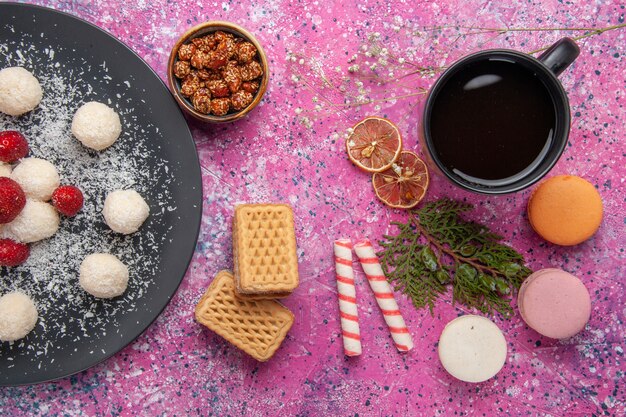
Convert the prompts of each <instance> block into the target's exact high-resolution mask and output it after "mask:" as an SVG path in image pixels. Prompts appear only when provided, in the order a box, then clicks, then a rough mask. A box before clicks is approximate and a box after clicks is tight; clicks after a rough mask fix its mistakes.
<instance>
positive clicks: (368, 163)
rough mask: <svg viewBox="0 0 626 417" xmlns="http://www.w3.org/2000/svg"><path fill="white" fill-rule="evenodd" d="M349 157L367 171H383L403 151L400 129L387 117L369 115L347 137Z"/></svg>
mask: <svg viewBox="0 0 626 417" xmlns="http://www.w3.org/2000/svg"><path fill="white" fill-rule="evenodd" d="M346 151H348V157H350V160H351V161H352V162H354V164H355V165H356V166H358V167H359V168H361V169H362V170H364V171H367V172H382V171H384V170H386V169H389V167H391V164H393V163H394V162H395V161H396V159H398V157H399V156H400V152H401V151H402V137H401V136H400V131H399V130H398V128H397V127H396V125H394V124H393V123H391V122H390V121H389V120H387V119H383V118H381V117H367V118H365V119H363V120H362V121H360V122H359V123H357V124H356V125H355V126H354V127H353V128H352V133H351V134H350V136H349V137H348V139H346Z"/></svg>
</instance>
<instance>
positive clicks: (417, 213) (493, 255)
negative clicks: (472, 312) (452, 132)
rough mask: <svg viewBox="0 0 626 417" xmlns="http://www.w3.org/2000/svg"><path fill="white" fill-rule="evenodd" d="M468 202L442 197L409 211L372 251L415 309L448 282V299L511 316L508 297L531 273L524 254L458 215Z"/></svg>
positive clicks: (430, 305)
mask: <svg viewBox="0 0 626 417" xmlns="http://www.w3.org/2000/svg"><path fill="white" fill-rule="evenodd" d="M472 208H473V207H472V205H471V204H467V203H463V202H460V201H455V200H450V199H447V198H444V199H441V200H438V201H435V202H433V203H430V204H427V205H426V206H424V208H422V209H420V210H413V211H411V212H410V215H409V216H410V218H409V221H408V222H407V223H400V222H392V224H393V225H395V226H397V227H398V233H397V234H396V235H385V236H383V238H384V240H382V241H381V242H380V245H381V246H382V248H383V250H382V251H381V252H379V253H378V256H379V257H380V262H381V265H382V267H383V271H384V273H385V275H386V276H387V278H388V279H389V281H390V282H391V283H392V284H393V285H394V287H395V289H396V290H397V291H401V292H403V293H404V294H406V295H407V296H408V297H409V298H410V299H411V300H412V302H413V305H414V306H415V308H418V309H419V308H423V307H426V306H428V308H429V310H430V313H431V314H434V307H435V301H436V300H437V299H438V298H439V297H440V296H441V295H443V294H445V293H446V292H447V291H448V286H449V285H452V300H453V302H454V303H457V302H458V303H461V304H464V305H466V306H467V307H470V308H475V309H477V310H479V311H481V312H483V313H492V312H499V313H501V314H502V315H503V316H505V317H509V316H510V315H511V313H512V312H513V311H512V308H511V305H510V295H511V294H512V292H513V291H514V290H517V289H519V287H520V285H521V284H522V281H523V280H524V278H526V277H527V276H528V275H530V274H531V273H532V271H531V270H530V269H529V268H527V267H526V266H524V263H525V262H524V257H523V256H522V255H521V254H520V253H518V252H517V251H515V250H514V249H513V248H511V247H510V246H506V245H503V244H501V243H499V242H500V240H502V236H499V235H497V234H495V233H492V232H491V231H490V230H489V229H488V228H487V227H486V226H483V225H481V224H478V223H475V222H470V221H466V220H464V219H462V218H461V214H462V213H464V212H467V211H469V210H471V209H472Z"/></svg>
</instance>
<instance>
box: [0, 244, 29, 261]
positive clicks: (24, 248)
mask: <svg viewBox="0 0 626 417" xmlns="http://www.w3.org/2000/svg"><path fill="white" fill-rule="evenodd" d="M29 255H30V248H29V247H28V245H27V244H25V243H19V242H16V241H14V240H11V239H0V266H18V265H20V264H23V263H24V262H25V261H26V259H28V256H29Z"/></svg>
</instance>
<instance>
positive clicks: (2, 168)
mask: <svg viewBox="0 0 626 417" xmlns="http://www.w3.org/2000/svg"><path fill="white" fill-rule="evenodd" d="M11 171H13V168H11V165H9V164H6V163H4V162H0V177H10V176H11Z"/></svg>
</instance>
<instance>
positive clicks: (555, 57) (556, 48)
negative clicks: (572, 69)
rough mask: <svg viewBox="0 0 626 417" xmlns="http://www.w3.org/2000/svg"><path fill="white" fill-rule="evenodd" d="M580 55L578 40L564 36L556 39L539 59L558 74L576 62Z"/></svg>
mask: <svg viewBox="0 0 626 417" xmlns="http://www.w3.org/2000/svg"><path fill="white" fill-rule="evenodd" d="M578 55H580V48H579V47H578V45H576V42H574V41H573V40H572V39H570V38H563V39H560V40H558V41H556V43H554V45H552V46H551V47H549V48H548V49H547V50H546V51H545V52H544V53H543V54H541V55H540V56H539V58H538V59H539V61H541V62H543V64H544V65H545V66H546V67H548V68H549V69H550V71H552V72H553V73H554V75H556V76H558V75H559V74H561V73H562V72H563V71H564V70H565V68H567V67H569V66H570V64H571V63H572V62H574V60H575V59H576V58H577V57H578Z"/></svg>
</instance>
